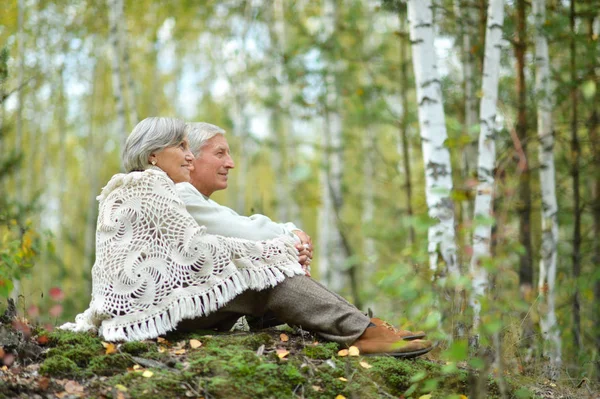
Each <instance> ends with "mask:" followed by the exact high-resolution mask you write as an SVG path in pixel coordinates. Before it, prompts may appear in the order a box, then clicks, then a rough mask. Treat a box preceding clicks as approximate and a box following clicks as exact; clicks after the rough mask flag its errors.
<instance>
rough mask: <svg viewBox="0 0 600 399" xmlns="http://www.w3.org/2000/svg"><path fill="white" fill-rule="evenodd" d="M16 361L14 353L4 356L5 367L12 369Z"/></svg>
mask: <svg viewBox="0 0 600 399" xmlns="http://www.w3.org/2000/svg"><path fill="white" fill-rule="evenodd" d="M14 361H15V355H13V354H12V353H6V354H5V355H4V358H3V359H2V363H4V366H6V367H10V365H11V364H13V363H14Z"/></svg>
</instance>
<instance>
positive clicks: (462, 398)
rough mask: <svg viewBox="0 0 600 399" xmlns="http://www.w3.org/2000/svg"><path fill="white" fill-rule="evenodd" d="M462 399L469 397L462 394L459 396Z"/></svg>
mask: <svg viewBox="0 0 600 399" xmlns="http://www.w3.org/2000/svg"><path fill="white" fill-rule="evenodd" d="M459 398H460V399H469V398H468V397H466V396H465V395H460V396H459Z"/></svg>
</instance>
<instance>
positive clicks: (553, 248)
mask: <svg viewBox="0 0 600 399" xmlns="http://www.w3.org/2000/svg"><path fill="white" fill-rule="evenodd" d="M533 14H534V17H535V28H536V32H535V60H536V80H535V90H536V94H537V101H538V103H537V121H538V122H537V126H538V137H539V139H540V147H539V160H540V186H541V191H542V245H541V248H540V276H539V282H538V291H539V296H540V309H541V311H540V328H541V331H542V338H543V340H544V356H546V357H547V358H548V359H549V361H550V363H549V368H548V370H547V377H548V378H550V379H553V380H556V379H557V378H558V377H559V373H560V367H561V340H560V330H559V327H558V323H557V320H556V313H555V282H556V268H557V265H556V260H557V245H558V220H557V214H558V203H557V200H556V178H555V172H554V127H553V122H552V97H551V96H552V92H551V86H550V59H549V55H548V41H547V39H546V36H545V35H544V31H543V27H544V23H545V21H546V0H533Z"/></svg>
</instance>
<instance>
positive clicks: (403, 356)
mask: <svg viewBox="0 0 600 399" xmlns="http://www.w3.org/2000/svg"><path fill="white" fill-rule="evenodd" d="M433 348H435V345H433V346H431V347H429V348H424V349H419V350H416V351H412V352H387V353H367V354H364V355H363V354H362V353H361V356H368V357H373V356H391V357H396V358H399V359H411V358H413V357H417V356H421V355H424V354H426V353H427V352H430V351H431V350H432V349H433Z"/></svg>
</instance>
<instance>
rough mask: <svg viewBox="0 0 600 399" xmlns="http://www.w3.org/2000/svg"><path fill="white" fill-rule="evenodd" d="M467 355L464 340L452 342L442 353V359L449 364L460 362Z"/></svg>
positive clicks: (467, 345) (467, 349)
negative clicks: (449, 362)
mask: <svg viewBox="0 0 600 399" xmlns="http://www.w3.org/2000/svg"><path fill="white" fill-rule="evenodd" d="M468 354H469V344H468V343H467V341H466V340H460V341H454V342H453V343H452V345H450V347H449V348H448V349H447V350H446V351H445V352H444V353H443V355H444V358H445V359H447V360H448V361H451V362H461V361H463V360H465V359H466V358H467V355H468Z"/></svg>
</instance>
